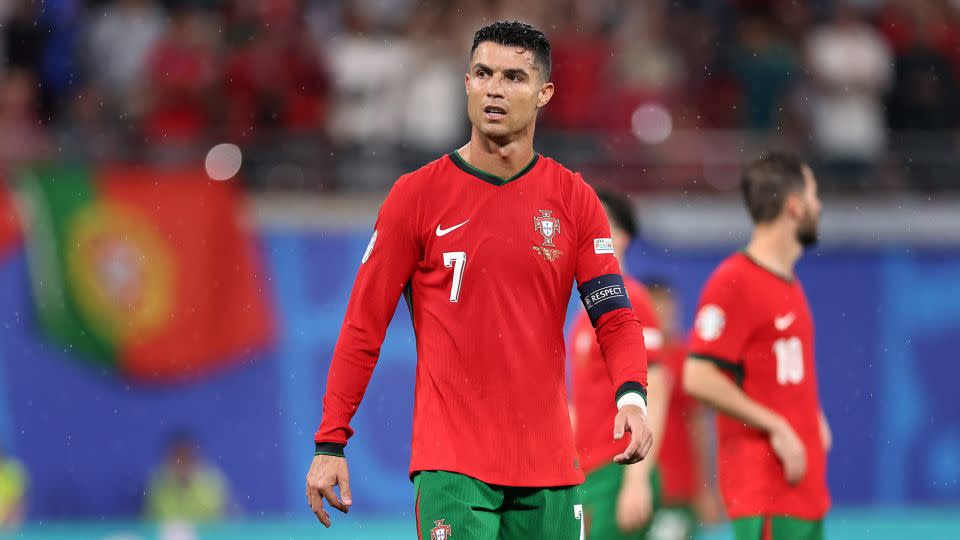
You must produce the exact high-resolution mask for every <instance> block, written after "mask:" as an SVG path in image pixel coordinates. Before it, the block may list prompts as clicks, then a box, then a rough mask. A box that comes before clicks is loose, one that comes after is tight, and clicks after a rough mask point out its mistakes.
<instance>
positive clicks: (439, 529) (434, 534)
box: [430, 519, 453, 540]
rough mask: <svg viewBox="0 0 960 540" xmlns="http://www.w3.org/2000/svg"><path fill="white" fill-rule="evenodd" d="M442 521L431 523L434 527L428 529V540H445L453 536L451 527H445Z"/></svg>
mask: <svg viewBox="0 0 960 540" xmlns="http://www.w3.org/2000/svg"><path fill="white" fill-rule="evenodd" d="M443 521H444V520H442V519H438V520H436V521H434V522H433V524H434V525H435V527H434V528H432V529H430V540H447V539H448V538H450V537H452V536H453V527H451V526H450V525H445V524H444V523H443Z"/></svg>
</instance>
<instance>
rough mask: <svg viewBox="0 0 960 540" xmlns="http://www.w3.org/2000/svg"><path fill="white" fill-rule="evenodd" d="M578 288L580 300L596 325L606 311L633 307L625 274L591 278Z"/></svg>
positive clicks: (591, 321)
mask: <svg viewBox="0 0 960 540" xmlns="http://www.w3.org/2000/svg"><path fill="white" fill-rule="evenodd" d="M577 290H578V291H580V300H581V301H582V302H583V307H585V308H586V309H587V315H589V316H590V323H591V324H593V325H594V326H596V324H597V320H598V319H600V317H601V316H602V315H603V314H604V313H608V312H610V311H613V310H615V309H621V308H627V309H630V308H632V306H631V305H630V298H629V297H628V296H627V288H626V287H625V286H624V284H623V276H621V275H620V274H607V275H605V276H600V277H598V278H594V279H591V280H590V281H588V282H586V283H583V284H581V285H580V286H579V287H577Z"/></svg>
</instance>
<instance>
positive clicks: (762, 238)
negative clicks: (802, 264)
mask: <svg viewBox="0 0 960 540" xmlns="http://www.w3.org/2000/svg"><path fill="white" fill-rule="evenodd" d="M802 254H803V247H802V246H801V245H800V242H798V241H797V238H796V233H795V232H793V231H792V230H790V228H789V227H784V226H783V224H780V223H771V224H763V225H757V226H756V227H755V228H754V230H753V237H752V238H751V239H750V243H749V244H748V245H747V255H749V256H750V257H751V258H753V260H755V261H756V262H757V263H759V264H760V265H761V266H763V267H764V268H766V269H768V270H770V271H771V272H774V273H776V274H779V275H781V276H783V277H786V278H792V277H793V269H794V266H796V264H797V261H798V260H799V259H800V256H801V255H802Z"/></svg>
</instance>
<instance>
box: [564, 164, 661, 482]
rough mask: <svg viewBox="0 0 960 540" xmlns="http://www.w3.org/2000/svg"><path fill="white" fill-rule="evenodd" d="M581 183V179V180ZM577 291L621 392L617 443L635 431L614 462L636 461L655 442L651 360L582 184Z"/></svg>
mask: <svg viewBox="0 0 960 540" xmlns="http://www.w3.org/2000/svg"><path fill="white" fill-rule="evenodd" d="M581 182H582V180H581ZM578 187H580V188H581V189H579V190H578V192H579V193H578V196H579V199H580V200H579V201H575V204H577V210H578V213H579V216H578V217H579V221H578V224H577V225H578V238H577V265H576V278H577V284H578V287H577V290H578V291H579V292H580V299H581V300H582V301H583V305H584V307H585V308H586V310H587V315H588V316H589V317H590V322H591V323H592V324H593V327H594V330H595V331H596V333H597V342H598V343H599V345H600V351H601V353H602V354H603V360H604V362H605V364H606V366H607V372H608V373H609V375H610V380H611V381H612V382H613V385H614V388H616V394H615V396H614V399H615V401H616V404H617V409H618V413H617V417H616V419H615V421H614V433H613V438H614V439H617V440H619V439H621V438H622V437H623V435H624V433H627V432H629V433H631V441H630V444H629V445H628V446H627V449H626V450H625V451H624V453H623V454H619V455H617V456H616V457H615V458H614V461H616V462H617V463H621V464H629V463H636V462H637V461H640V460H641V459H643V458H644V457H645V456H646V455H647V452H648V451H649V450H650V446H651V445H652V444H653V439H652V436H651V433H650V427H649V426H648V425H647V418H646V409H647V400H646V395H647V390H646V387H647V357H646V352H645V348H644V342H643V328H642V327H641V326H640V322H639V321H638V320H637V317H636V315H634V313H633V310H632V309H631V305H630V299H629V297H628V296H627V291H626V287H625V285H624V282H623V276H622V275H621V274H620V265H619V263H617V259H616V257H614V254H613V245H612V241H611V238H610V225H609V224H608V222H607V218H606V214H604V212H603V207H602V206H601V205H600V200H599V199H598V198H597V195H596V193H594V191H593V190H592V189H590V187H589V186H587V185H586V183H582V185H581V186H578Z"/></svg>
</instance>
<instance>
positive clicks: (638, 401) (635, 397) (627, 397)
mask: <svg viewBox="0 0 960 540" xmlns="http://www.w3.org/2000/svg"><path fill="white" fill-rule="evenodd" d="M627 405H636V406H637V407H640V408H641V409H642V410H643V415H644V416H646V415H647V402H646V400H644V399H643V396H641V395H640V394H639V393H637V392H627V393H626V394H624V395H622V396H620V399H618V400H617V410H618V411H619V410H620V409H622V408H624V407H625V406H627Z"/></svg>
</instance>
